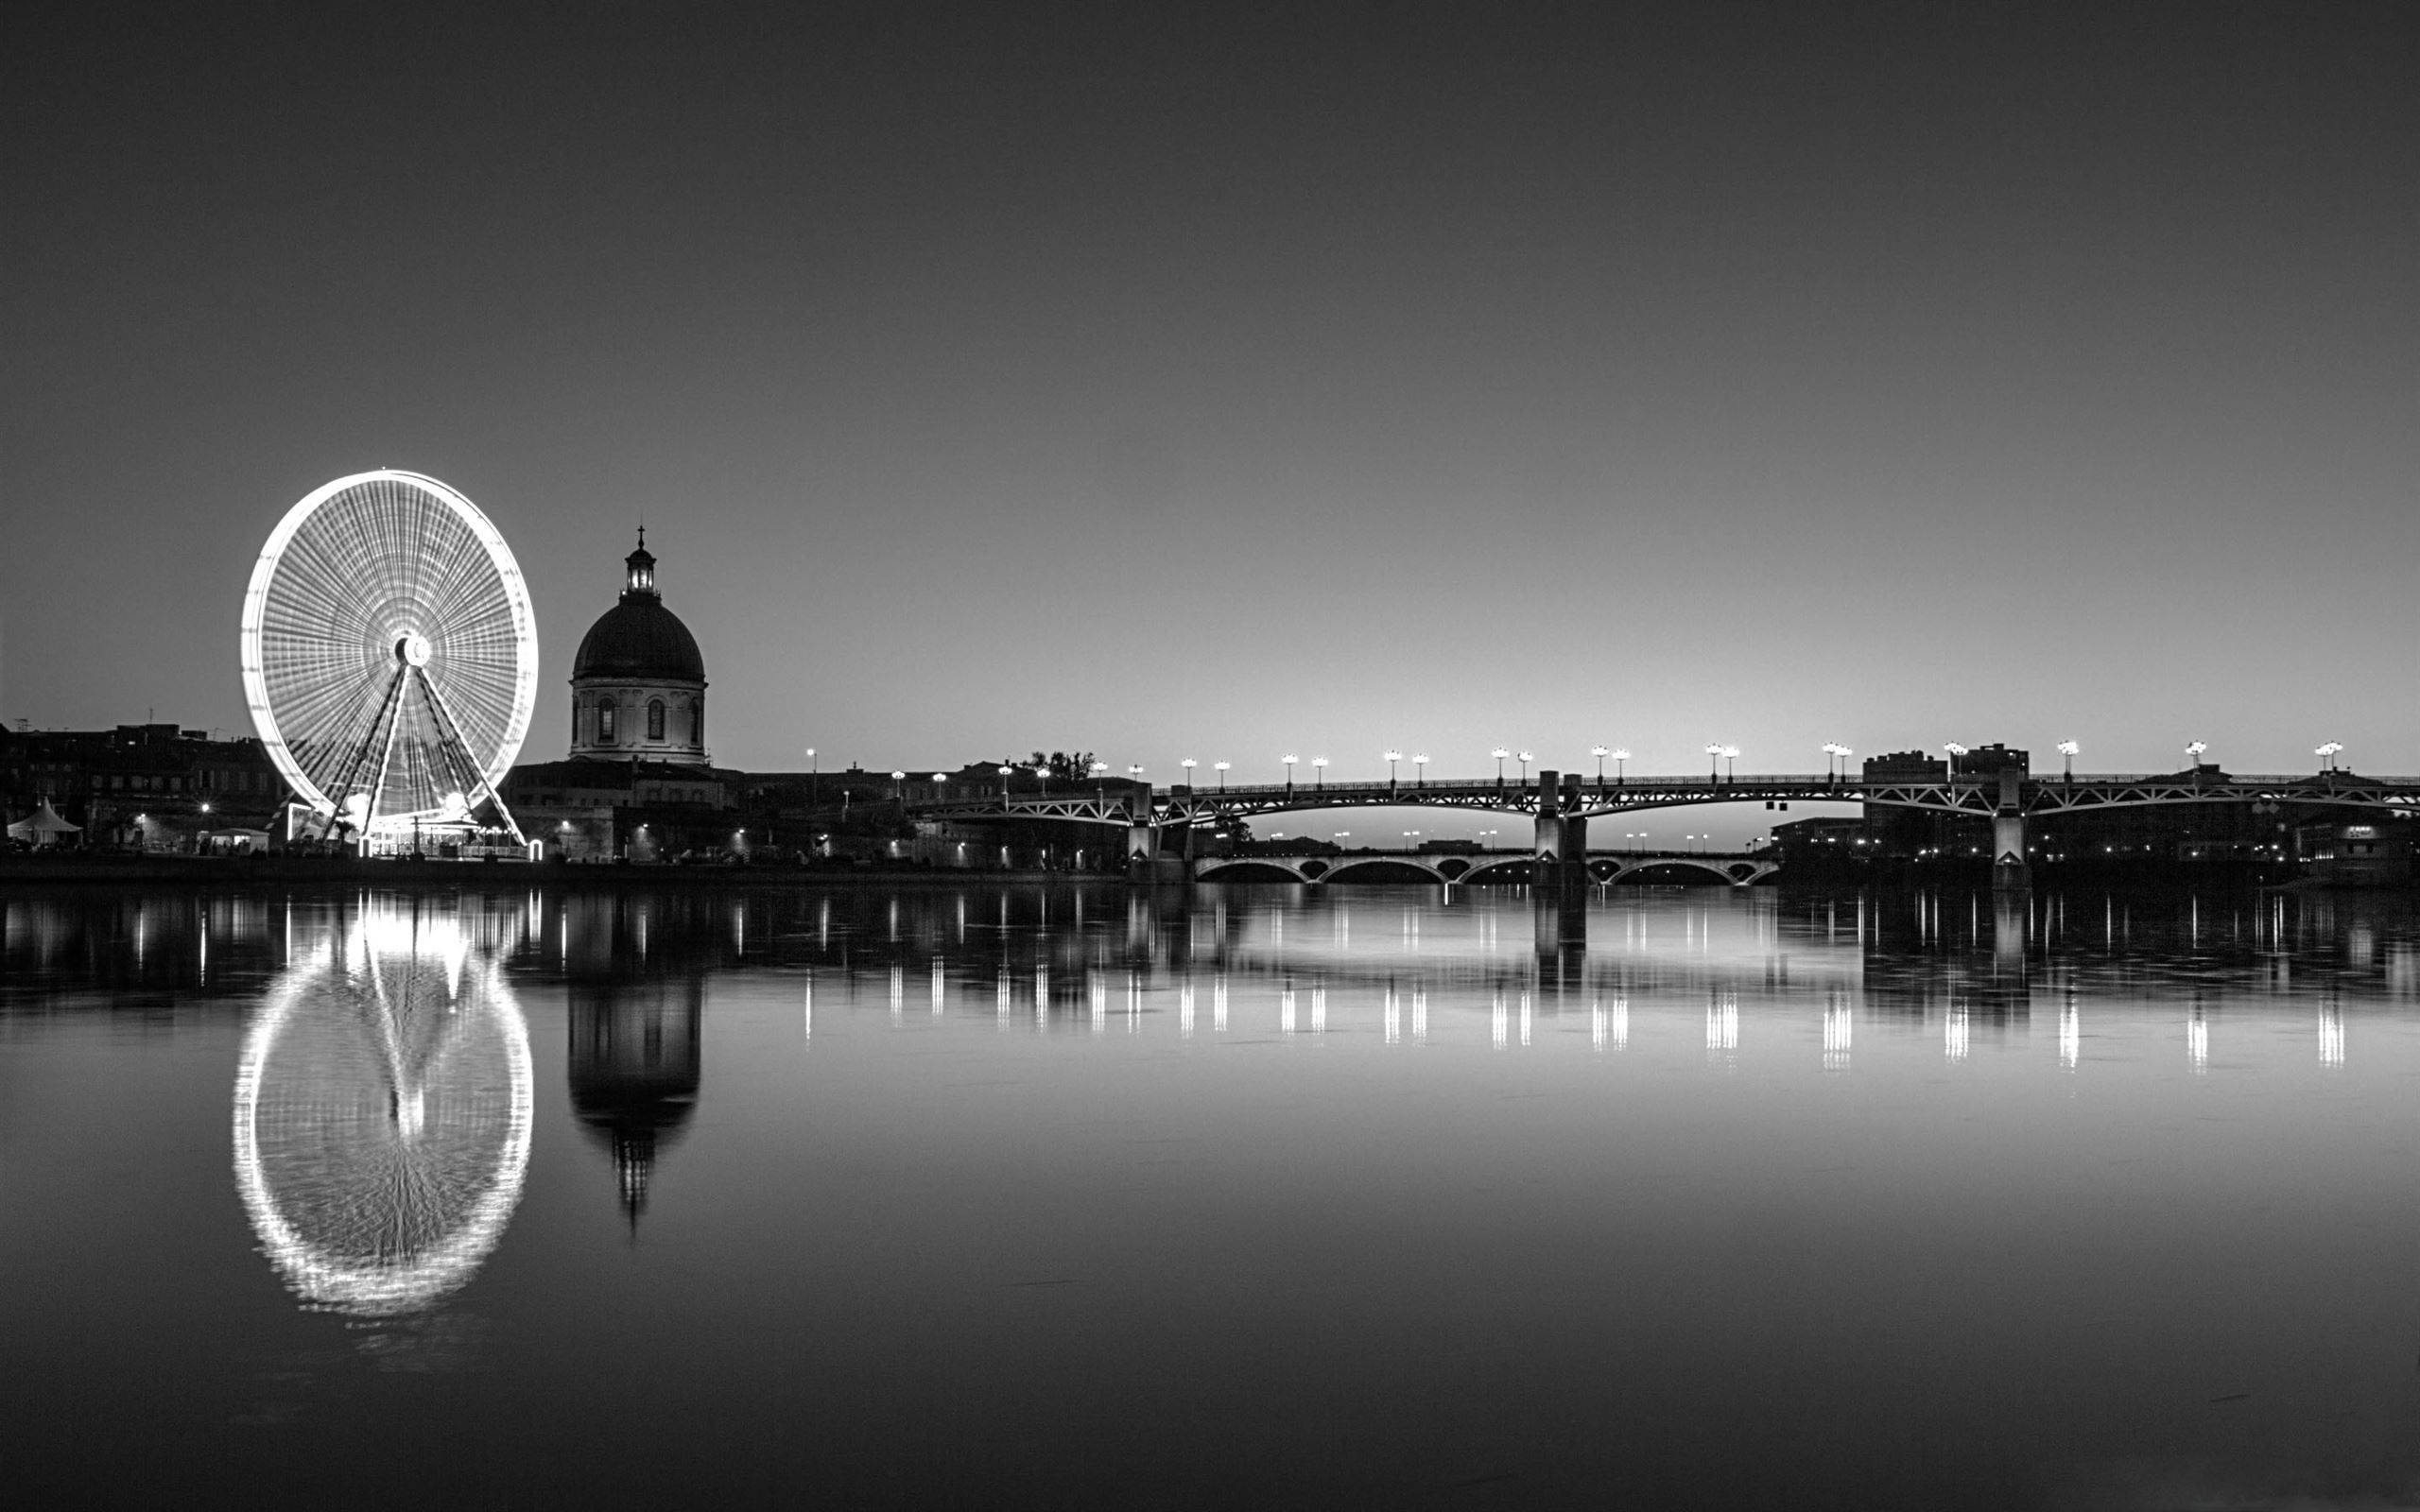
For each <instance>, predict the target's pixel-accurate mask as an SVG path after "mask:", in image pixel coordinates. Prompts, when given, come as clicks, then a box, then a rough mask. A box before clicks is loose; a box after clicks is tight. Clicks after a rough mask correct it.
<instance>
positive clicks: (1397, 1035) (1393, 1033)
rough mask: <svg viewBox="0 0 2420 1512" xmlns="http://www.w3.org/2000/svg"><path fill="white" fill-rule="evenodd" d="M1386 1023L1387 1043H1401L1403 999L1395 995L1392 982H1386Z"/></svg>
mask: <svg viewBox="0 0 2420 1512" xmlns="http://www.w3.org/2000/svg"><path fill="white" fill-rule="evenodd" d="M1386 1025H1387V1043H1389V1044H1391V1045H1395V1044H1401V1043H1403V999H1402V998H1400V997H1398V996H1397V995H1396V993H1395V985H1394V984H1393V983H1392V982H1390V983H1388V984H1387V1007H1386Z"/></svg>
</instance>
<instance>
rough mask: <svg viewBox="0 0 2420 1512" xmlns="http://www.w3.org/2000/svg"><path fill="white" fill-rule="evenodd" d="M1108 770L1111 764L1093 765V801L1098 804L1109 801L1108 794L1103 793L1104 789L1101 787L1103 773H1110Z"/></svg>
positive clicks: (1098, 763)
mask: <svg viewBox="0 0 2420 1512" xmlns="http://www.w3.org/2000/svg"><path fill="white" fill-rule="evenodd" d="M1108 770H1109V763H1107V762H1095V763H1093V765H1092V767H1091V771H1092V774H1093V801H1094V802H1096V803H1101V802H1106V801H1107V795H1106V793H1105V792H1104V791H1103V789H1102V787H1101V782H1100V780H1101V774H1102V773H1104V772H1106V771H1108Z"/></svg>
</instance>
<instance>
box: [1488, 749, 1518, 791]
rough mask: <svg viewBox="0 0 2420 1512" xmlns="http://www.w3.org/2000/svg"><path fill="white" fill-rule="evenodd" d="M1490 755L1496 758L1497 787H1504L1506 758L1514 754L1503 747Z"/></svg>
mask: <svg viewBox="0 0 2420 1512" xmlns="http://www.w3.org/2000/svg"><path fill="white" fill-rule="evenodd" d="M1488 754H1490V755H1492V756H1494V757H1495V785H1496V786H1498V787H1502V786H1503V785H1504V758H1505V757H1507V756H1510V755H1512V754H1513V753H1512V752H1511V751H1509V750H1506V749H1505V748H1504V747H1501V746H1498V747H1495V750H1493V751H1491V752H1489V753H1488Z"/></svg>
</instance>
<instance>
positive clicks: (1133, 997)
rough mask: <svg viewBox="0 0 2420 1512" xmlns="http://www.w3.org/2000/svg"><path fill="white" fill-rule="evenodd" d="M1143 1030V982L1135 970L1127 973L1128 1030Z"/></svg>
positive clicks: (1129, 1031)
mask: <svg viewBox="0 0 2420 1512" xmlns="http://www.w3.org/2000/svg"><path fill="white" fill-rule="evenodd" d="M1142 1031H1143V982H1142V979H1141V978H1140V977H1137V976H1136V975H1135V974H1134V973H1133V972H1132V971H1129V972H1127V973H1126V1032H1127V1033H1128V1034H1140V1033H1142Z"/></svg>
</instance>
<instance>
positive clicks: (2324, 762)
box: [2311, 740, 2344, 772]
mask: <svg viewBox="0 0 2420 1512" xmlns="http://www.w3.org/2000/svg"><path fill="white" fill-rule="evenodd" d="M2343 748H2344V743H2343V742H2342V741H2341V740H2331V741H2329V742H2327V743H2326V744H2325V745H2324V746H2321V747H2317V748H2316V749H2315V750H2313V751H2312V752H2311V754H2312V755H2314V756H2317V757H2318V758H2319V769H2320V770H2321V771H2323V772H2332V771H2334V770H2336V753H2337V752H2338V751H2340V750H2342V749H2343Z"/></svg>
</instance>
